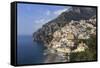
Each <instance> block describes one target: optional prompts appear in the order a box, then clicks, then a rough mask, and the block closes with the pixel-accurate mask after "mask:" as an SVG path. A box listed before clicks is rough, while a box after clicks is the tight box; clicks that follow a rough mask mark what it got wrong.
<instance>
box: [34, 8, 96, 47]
mask: <svg viewBox="0 0 100 68" xmlns="http://www.w3.org/2000/svg"><path fill="white" fill-rule="evenodd" d="M95 15H96V9H95V8H89V7H72V8H71V9H70V11H65V12H63V13H62V14H61V15H59V16H58V17H57V18H56V19H54V20H52V21H50V22H48V23H46V24H44V25H43V26H42V28H40V29H39V30H37V31H36V32H35V33H34V34H33V38H34V40H35V41H42V42H43V43H44V44H46V45H48V44H49V43H50V42H51V41H52V39H53V33H54V32H55V31H57V30H59V29H61V28H62V27H64V26H65V25H66V24H69V23H70V22H71V21H72V20H74V21H79V20H89V19H90V18H91V17H93V16H95Z"/></svg>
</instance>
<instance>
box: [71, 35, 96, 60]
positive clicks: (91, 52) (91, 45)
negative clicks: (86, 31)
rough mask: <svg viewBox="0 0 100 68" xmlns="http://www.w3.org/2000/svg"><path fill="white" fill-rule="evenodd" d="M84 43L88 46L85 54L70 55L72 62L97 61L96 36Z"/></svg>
mask: <svg viewBox="0 0 100 68" xmlns="http://www.w3.org/2000/svg"><path fill="white" fill-rule="evenodd" d="M80 41H84V42H85V43H86V45H87V46H88V49H86V51H85V52H78V53H72V54H71V55H70V61H91V60H96V57H97V55H96V54H97V53H96V36H95V35H91V37H90V38H89V39H87V40H80Z"/></svg>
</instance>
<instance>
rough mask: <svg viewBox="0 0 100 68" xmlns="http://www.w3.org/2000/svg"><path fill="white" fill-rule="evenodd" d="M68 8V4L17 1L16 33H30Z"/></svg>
mask: <svg viewBox="0 0 100 68" xmlns="http://www.w3.org/2000/svg"><path fill="white" fill-rule="evenodd" d="M69 8H70V7H69V6H55V5H43V4H23V3H18V5H17V33H18V35H32V34H33V33H34V32H35V31H37V30H38V29H39V28H41V27H42V25H43V24H45V23H47V22H49V21H51V20H52V19H54V18H56V17H57V16H59V15H60V14H61V13H62V12H64V11H66V10H68V9H69Z"/></svg>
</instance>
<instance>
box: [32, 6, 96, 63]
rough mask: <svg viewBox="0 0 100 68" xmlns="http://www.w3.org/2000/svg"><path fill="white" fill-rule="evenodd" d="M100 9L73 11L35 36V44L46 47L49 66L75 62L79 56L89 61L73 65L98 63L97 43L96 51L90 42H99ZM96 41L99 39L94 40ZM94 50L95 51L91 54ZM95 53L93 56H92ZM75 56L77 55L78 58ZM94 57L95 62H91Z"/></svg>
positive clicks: (49, 24)
mask: <svg viewBox="0 0 100 68" xmlns="http://www.w3.org/2000/svg"><path fill="white" fill-rule="evenodd" d="M95 37H96V8H89V7H72V8H70V9H69V11H65V12H63V13H61V15H59V16H58V17H57V18H55V19H53V20H52V21H50V22H48V23H46V24H44V25H43V26H42V28H40V29H38V30H37V31H36V32H35V33H34V34H33V38H34V41H41V42H43V43H44V46H45V47H46V49H45V50H44V55H47V59H46V61H45V63H53V62H69V61H72V60H71V59H73V55H74V54H75V53H79V55H80V53H83V54H84V53H85V54H87V57H85V58H86V59H85V58H84V56H83V55H81V56H83V58H82V59H80V57H79V56H77V57H79V59H77V58H74V60H73V61H80V60H82V61H85V60H87V58H88V60H95V59H93V57H94V56H95V55H96V50H95V48H96V42H95V43H94V45H93V47H94V48H92V47H91V46H90V45H91V43H89V42H91V41H90V40H92V41H93V40H96V38H95ZM94 38H95V39H94ZM90 49H92V50H90ZM92 51H95V53H93V54H92V55H89V53H91V52H92ZM74 56H75V55H74ZM90 56H92V58H90Z"/></svg>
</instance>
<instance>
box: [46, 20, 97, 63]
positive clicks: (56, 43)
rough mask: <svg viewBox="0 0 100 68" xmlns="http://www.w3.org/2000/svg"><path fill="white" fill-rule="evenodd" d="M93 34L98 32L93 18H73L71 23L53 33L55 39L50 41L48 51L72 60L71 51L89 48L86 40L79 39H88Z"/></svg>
mask: <svg viewBox="0 0 100 68" xmlns="http://www.w3.org/2000/svg"><path fill="white" fill-rule="evenodd" d="M88 22H89V23H88ZM93 22H94V20H93ZM95 22H96V20H95ZM91 34H94V35H95V34H96V27H95V26H94V25H92V19H91V20H80V21H73V20H72V21H71V22H70V23H69V24H66V25H65V26H64V27H63V28H60V29H59V30H57V31H55V32H54V33H53V39H52V41H51V42H50V43H49V46H48V51H47V52H49V53H56V54H58V55H59V56H61V57H63V58H65V57H66V56H67V59H66V61H70V54H71V53H74V52H84V51H85V50H86V49H88V46H87V45H86V43H85V42H83V41H81V42H77V41H78V40H80V39H88V38H90V35H91ZM47 54H48V53H47Z"/></svg>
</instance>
